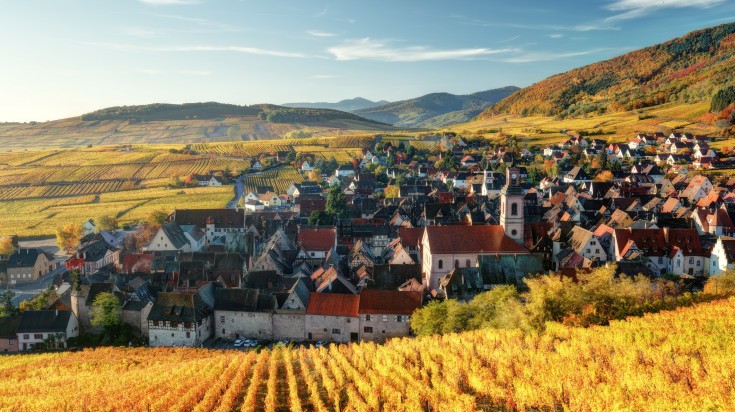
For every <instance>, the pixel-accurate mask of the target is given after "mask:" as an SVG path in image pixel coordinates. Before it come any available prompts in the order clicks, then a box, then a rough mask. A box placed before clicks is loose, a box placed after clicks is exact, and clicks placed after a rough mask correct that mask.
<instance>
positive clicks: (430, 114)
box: [354, 86, 518, 128]
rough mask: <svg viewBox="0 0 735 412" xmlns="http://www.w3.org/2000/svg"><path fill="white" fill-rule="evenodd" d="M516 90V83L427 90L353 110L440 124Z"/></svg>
mask: <svg viewBox="0 0 735 412" xmlns="http://www.w3.org/2000/svg"><path fill="white" fill-rule="evenodd" d="M516 90H518V87H515V86H506V87H501V88H497V89H490V90H485V91H481V92H476V93H471V94H466V95H456V94H451V93H446V92H440V93H429V94H426V95H423V96H419V97H416V98H413V99H407V100H400V101H396V102H392V103H388V104H386V105H383V106H378V107H374V108H370V109H362V110H356V111H355V112H354V113H355V114H356V115H358V116H361V117H365V118H367V119H371V120H375V121H378V122H381V123H387V124H392V125H394V126H397V127H420V128H435V127H443V126H447V125H449V124H454V123H462V122H464V121H467V120H470V119H472V118H473V117H475V116H476V115H477V114H479V113H480V112H482V110H483V109H485V108H486V107H489V106H490V105H492V104H494V103H496V102H498V101H500V100H501V99H503V98H505V97H507V96H508V95H510V94H511V93H513V92H515V91H516Z"/></svg>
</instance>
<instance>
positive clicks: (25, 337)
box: [23, 333, 31, 339]
mask: <svg viewBox="0 0 735 412" xmlns="http://www.w3.org/2000/svg"><path fill="white" fill-rule="evenodd" d="M30 338H31V335H29V334H27V333H24V334H23V339H30Z"/></svg>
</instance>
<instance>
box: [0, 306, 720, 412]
mask: <svg viewBox="0 0 735 412" xmlns="http://www.w3.org/2000/svg"><path fill="white" fill-rule="evenodd" d="M734 330H735V299H730V300H723V301H717V302H712V303H707V304H700V305H698V306H695V307H690V308H683V309H679V310H676V311H672V312H661V313H658V314H655V315H646V316H644V317H642V318H632V319H630V320H626V321H616V322H613V323H612V324H611V325H610V326H607V327H592V328H589V329H583V328H574V327H567V326H563V325H560V324H553V325H549V327H548V328H547V331H546V332H545V333H543V334H541V335H537V334H533V335H524V334H523V333H521V332H519V331H502V330H483V331H476V332H467V333H464V334H452V335H445V336H432V337H425V338H420V339H409V338H404V339H396V340H392V341H389V342H388V343H387V344H385V345H377V344H374V343H361V344H350V345H339V346H337V345H333V346H330V347H328V348H320V349H313V348H304V347H299V348H292V349H289V348H282V349H275V350H272V351H261V352H258V353H256V352H254V351H249V352H239V351H212V350H204V349H175V348H156V349H148V348H123V349H116V348H100V349H97V350H85V351H84V352H77V353H63V354H42V355H26V356H10V357H5V358H3V362H2V363H0V381H2V382H3V385H1V386H0V410H7V411H45V410H120V411H147V410H151V411H158V410H167V411H168V410H173V411H190V410H193V411H263V410H264V411H283V410H292V411H302V410H307V411H332V410H350V411H382V410H391V411H393V410H410V411H425V410H432V411H434V410H441V411H473V410H574V411H600V410H621V409H624V410H661V411H669V410H733V409H734V408H735V357H733V356H732V355H731V353H730V351H731V349H732V347H733V345H734V344H735V332H733V331H734ZM59 388H64V390H59ZM29 394H33V395H32V396H29Z"/></svg>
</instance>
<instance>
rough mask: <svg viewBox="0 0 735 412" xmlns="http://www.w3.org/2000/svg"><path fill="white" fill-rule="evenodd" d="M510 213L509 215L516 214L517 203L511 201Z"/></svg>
mask: <svg viewBox="0 0 735 412" xmlns="http://www.w3.org/2000/svg"><path fill="white" fill-rule="evenodd" d="M510 215H511V216H518V203H511V204H510Z"/></svg>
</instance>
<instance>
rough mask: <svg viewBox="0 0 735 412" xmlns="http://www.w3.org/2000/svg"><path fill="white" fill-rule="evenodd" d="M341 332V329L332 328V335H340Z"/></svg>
mask: <svg viewBox="0 0 735 412" xmlns="http://www.w3.org/2000/svg"><path fill="white" fill-rule="evenodd" d="M340 333H342V332H340V330H339V329H332V335H339V334H340Z"/></svg>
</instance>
